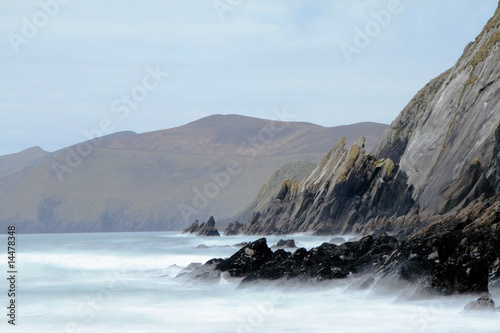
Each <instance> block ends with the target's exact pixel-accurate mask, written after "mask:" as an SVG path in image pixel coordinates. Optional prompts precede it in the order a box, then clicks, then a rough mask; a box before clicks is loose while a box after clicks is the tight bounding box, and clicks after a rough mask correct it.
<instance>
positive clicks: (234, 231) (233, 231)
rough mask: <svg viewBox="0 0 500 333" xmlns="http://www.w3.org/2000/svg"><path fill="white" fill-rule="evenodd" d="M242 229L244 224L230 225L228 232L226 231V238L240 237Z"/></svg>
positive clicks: (234, 223) (235, 223)
mask: <svg viewBox="0 0 500 333" xmlns="http://www.w3.org/2000/svg"><path fill="white" fill-rule="evenodd" d="M242 228H243V224H242V223H240V222H238V221H236V222H233V223H229V225H228V226H227V228H226V230H224V236H234V235H239V234H240V233H241V230H242Z"/></svg>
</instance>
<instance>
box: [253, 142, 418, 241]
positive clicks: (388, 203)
mask: <svg viewBox="0 0 500 333" xmlns="http://www.w3.org/2000/svg"><path fill="white" fill-rule="evenodd" d="M292 185H293V184H290V185H288V184H284V186H283V188H282V191H281V192H280V194H281V198H280V200H277V201H276V202H275V203H273V204H272V205H271V206H270V207H269V208H268V210H267V211H265V212H263V213H262V214H256V215H254V217H253V218H252V220H251V221H250V222H249V223H247V225H245V233H246V234H288V233H295V232H311V231H312V232H314V234H316V235H329V234H338V233H347V232H358V231H359V230H360V229H361V228H362V226H363V225H364V223H365V222H366V221H367V220H369V219H370V218H372V217H375V216H386V217H390V216H393V215H394V214H397V215H404V214H406V213H408V212H409V210H410V209H411V208H412V207H413V204H414V202H413V200H412V199H411V194H412V189H411V188H410V187H408V186H406V176H405V174H404V173H400V172H399V166H398V165H395V164H394V163H393V162H392V161H391V160H389V159H382V160H376V159H375V158H374V157H373V156H370V155H366V152H365V149H364V138H363V137H362V138H361V139H360V140H359V141H358V142H357V143H355V144H354V145H353V146H352V147H351V149H350V150H349V151H347V150H346V149H345V139H344V138H343V139H342V140H341V141H340V142H338V143H337V144H336V145H335V146H334V147H333V148H332V150H331V151H330V152H329V153H328V155H327V156H326V157H325V159H324V160H323V162H322V163H321V164H320V165H319V166H318V167H317V168H316V169H315V170H314V171H313V172H312V173H311V174H310V175H309V177H307V178H306V179H304V180H303V181H302V182H301V183H300V184H298V185H295V187H296V188H295V187H293V188H292Z"/></svg>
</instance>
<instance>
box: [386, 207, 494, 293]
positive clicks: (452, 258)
mask: <svg viewBox="0 0 500 333" xmlns="http://www.w3.org/2000/svg"><path fill="white" fill-rule="evenodd" d="M499 217H500V198H491V199H488V200H483V201H478V202H476V203H475V204H473V205H471V206H470V207H468V208H466V209H464V210H463V211H461V212H460V213H459V214H458V215H456V216H448V217H445V218H442V219H440V220H438V221H436V222H435V223H433V224H431V225H430V226H428V227H426V228H424V229H422V230H421V231H419V232H417V233H416V234H414V235H413V236H411V237H408V238H407V239H405V240H404V241H402V242H401V244H400V245H399V246H398V247H397V249H396V251H394V253H392V254H391V256H390V258H388V259H387V261H386V262H385V263H384V266H383V268H382V271H383V272H384V274H391V272H392V273H394V272H396V271H397V270H398V269H399V271H397V273H396V275H398V276H399V277H400V278H402V279H404V280H406V281H409V282H412V283H418V284H419V285H421V286H422V289H423V290H424V291H427V292H430V293H433V294H442V295H449V294H453V293H471V292H474V293H481V292H487V291H488V284H489V281H491V283H496V281H498V278H499V272H498V264H499V263H500V260H499V258H500V248H499V247H498V244H500V218H499ZM398 267H399V268H398Z"/></svg>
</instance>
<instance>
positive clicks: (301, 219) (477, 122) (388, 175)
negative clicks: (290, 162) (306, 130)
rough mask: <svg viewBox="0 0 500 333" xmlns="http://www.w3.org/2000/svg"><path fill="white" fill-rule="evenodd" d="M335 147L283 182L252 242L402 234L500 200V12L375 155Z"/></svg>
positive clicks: (255, 225)
mask: <svg viewBox="0 0 500 333" xmlns="http://www.w3.org/2000/svg"><path fill="white" fill-rule="evenodd" d="M348 148H349V147H346V143H345V139H342V140H341V141H340V142H338V143H337V144H336V145H335V146H334V147H333V149H332V150H331V151H330V152H329V153H328V155H327V156H326V157H325V159H324V160H323V162H322V163H321V164H320V165H319V166H318V167H317V168H316V169H315V170H314V171H313V172H312V173H311V175H310V176H309V177H307V178H306V179H304V180H303V181H301V182H300V183H299V184H288V183H283V186H282V190H281V191H280V192H279V194H278V195H277V197H276V199H275V200H274V202H273V203H272V204H271V205H270V207H269V208H267V209H266V210H263V211H262V212H261V214H260V215H259V216H258V217H256V216H254V218H252V219H251V220H250V221H249V223H247V225H246V226H245V232H246V233H247V234H286V233H294V232H306V231H313V232H316V233H317V234H332V233H348V232H349V233H373V232H379V233H380V232H395V233H399V236H405V235H410V234H411V233H412V232H414V231H417V230H419V229H421V228H422V227H424V226H426V225H429V224H430V223H432V222H433V221H436V220H438V219H440V218H442V216H444V215H445V214H448V215H450V214H457V212H458V211H460V210H461V209H463V208H465V207H466V206H467V205H469V204H470V203H471V202H473V201H474V200H475V199H477V198H479V197H480V196H481V195H483V194H485V195H487V196H490V197H491V196H493V195H495V193H499V192H500V10H498V9H497V11H496V13H495V15H494V17H493V18H492V19H491V20H490V21H489V22H488V24H487V25H486V26H485V28H484V29H483V31H482V32H481V34H480V35H479V36H478V37H477V38H476V40H475V41H474V42H473V43H471V44H469V45H468V46H467V47H466V48H465V50H464V53H463V55H462V56H461V57H460V59H459V60H458V62H457V63H456V65H455V66H453V67H452V68H451V69H449V70H448V71H446V72H444V73H443V74H441V75H439V76H438V77H437V78H435V79H434V80H432V81H431V82H430V83H429V84H427V85H426V86H425V87H424V88H423V89H422V90H421V91H419V92H418V93H417V94H416V95H415V97H414V98H413V99H412V100H411V101H410V103H409V104H408V105H407V106H406V107H405V109H404V110H403V111H402V112H401V114H400V115H399V116H398V117H397V118H396V120H395V121H394V122H393V123H392V124H391V125H390V127H389V128H388V129H387V130H386V131H385V133H384V135H383V136H382V139H381V140H380V141H379V142H378V144H377V145H376V146H375V148H374V150H373V151H372V152H371V155H367V154H366V151H365V149H364V139H363V138H361V139H360V140H359V141H358V142H357V143H355V144H354V145H353V146H352V147H350V149H348Z"/></svg>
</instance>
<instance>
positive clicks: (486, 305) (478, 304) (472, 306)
mask: <svg viewBox="0 0 500 333" xmlns="http://www.w3.org/2000/svg"><path fill="white" fill-rule="evenodd" d="M464 311H496V310H495V302H494V301H493V299H492V298H491V295H489V294H482V295H481V296H480V297H479V298H478V299H477V300H476V301H474V302H470V303H469V304H467V305H466V306H465V308H464Z"/></svg>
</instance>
